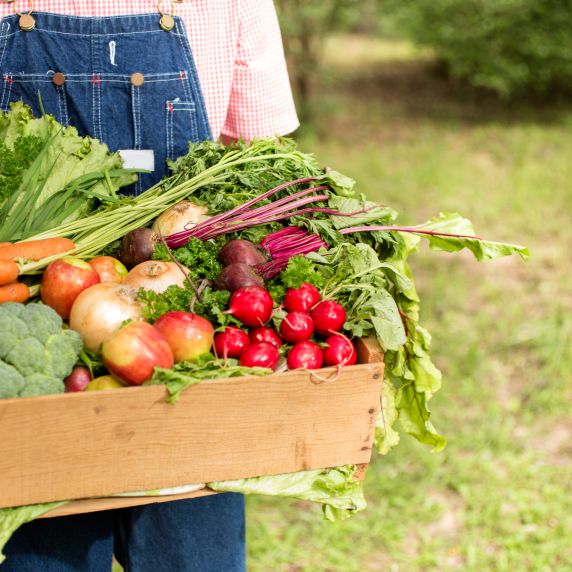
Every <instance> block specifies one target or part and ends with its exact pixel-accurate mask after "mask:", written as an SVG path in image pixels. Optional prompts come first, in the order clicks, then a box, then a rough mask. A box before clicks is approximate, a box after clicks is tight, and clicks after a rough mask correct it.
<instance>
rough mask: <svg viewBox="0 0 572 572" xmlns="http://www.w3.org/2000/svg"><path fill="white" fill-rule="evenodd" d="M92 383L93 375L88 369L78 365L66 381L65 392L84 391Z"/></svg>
mask: <svg viewBox="0 0 572 572" xmlns="http://www.w3.org/2000/svg"><path fill="white" fill-rule="evenodd" d="M90 381H91V373H90V371H89V369H87V367H82V366H80V365H76V366H75V367H74V368H73V369H72V372H71V373H70V374H69V375H68V376H67V377H66V378H65V379H64V385H65V386H66V388H65V392H66V393H72V392H75V391H84V390H85V388H86V387H87V386H88V384H89V382H90Z"/></svg>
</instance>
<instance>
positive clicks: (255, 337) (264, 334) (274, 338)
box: [249, 326, 282, 348]
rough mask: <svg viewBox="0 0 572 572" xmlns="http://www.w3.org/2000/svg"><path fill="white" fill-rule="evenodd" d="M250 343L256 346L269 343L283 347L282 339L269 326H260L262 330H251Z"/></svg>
mask: <svg viewBox="0 0 572 572" xmlns="http://www.w3.org/2000/svg"><path fill="white" fill-rule="evenodd" d="M249 337H250V341H251V342H252V343H253V344H254V343H256V342H268V343H269V344H272V345H274V346H276V347H277V348H279V347H280V346H281V345H282V339H281V338H280V336H279V335H278V333H277V332H276V330H273V329H272V328H269V327H268V326H260V328H254V329H252V330H250V334H249Z"/></svg>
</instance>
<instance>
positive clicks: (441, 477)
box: [248, 37, 572, 572]
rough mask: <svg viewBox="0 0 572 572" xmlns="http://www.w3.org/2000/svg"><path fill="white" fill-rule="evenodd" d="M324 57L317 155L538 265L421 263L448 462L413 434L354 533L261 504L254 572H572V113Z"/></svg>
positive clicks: (368, 54)
mask: <svg viewBox="0 0 572 572" xmlns="http://www.w3.org/2000/svg"><path fill="white" fill-rule="evenodd" d="M327 53H328V58H327V62H326V67H325V76H324V78H323V79H322V80H321V82H320V83H319V84H318V85H317V86H316V90H315V93H316V95H315V100H314V108H315V119H314V122H313V125H314V126H313V128H312V129H306V130H305V131H304V132H303V133H302V135H301V143H302V146H303V148H304V149H306V150H311V151H313V152H315V153H316V154H318V156H319V157H320V159H321V160H322V161H323V162H324V163H325V164H329V165H332V166H335V168H336V169H338V170H341V171H342V172H345V173H347V174H349V175H351V176H353V177H354V178H356V179H357V180H358V182H359V186H360V188H361V189H362V191H363V192H365V193H367V194H368V195H369V196H370V197H372V198H375V199H376V200H379V201H380V202H382V203H384V204H389V205H391V206H393V207H394V208H396V209H397V210H398V211H400V212H401V213H403V221H405V222H422V221H424V220H425V219H426V218H429V217H430V216H432V215H434V214H436V213H437V212H438V211H439V210H446V211H459V212H461V213H462V214H464V215H465V216H468V217H469V218H471V219H472V220H473V222H474V224H475V226H476V228H477V231H478V232H479V233H480V234H481V235H483V236H486V237H488V238H491V239H497V240H507V241H512V242H520V243H525V244H526V245H528V246H529V247H530V249H531V252H532V260H531V262H530V263H528V264H524V263H522V262H520V261H519V260H517V259H505V260H503V261H500V262H497V263H488V264H477V263H476V262H474V261H473V260H472V259H471V258H470V257H469V256H465V255H443V254H438V253H430V252H428V251H422V252H421V253H420V254H419V256H418V257H417V259H416V260H415V261H414V272H415V277H416V281H417V284H418V286H419V289H420V293H421V296H422V299H423V302H424V304H423V318H424V323H425V325H426V326H427V327H428V328H429V329H430V330H431V331H432V333H433V335H434V344H433V355H434V358H435V360H436V362H437V363H438V365H439V366H440V367H441V368H442V370H443V373H444V378H445V381H444V386H443V389H442V391H441V393H439V394H438V395H437V396H436V397H435V399H434V400H433V402H432V409H433V414H434V420H435V423H436V424H437V426H438V428H439V429H440V430H441V431H442V432H444V433H445V435H447V436H448V438H449V445H448V447H447V449H446V450H445V451H444V452H443V453H441V454H436V455H435V454H432V453H430V452H429V451H428V450H426V449H424V448H422V447H421V446H420V445H418V444H416V443H414V442H412V441H411V440H410V439H409V438H407V437H406V436H404V437H403V439H402V443H401V445H400V446H399V447H398V449H397V450H395V451H394V452H392V453H391V454H390V455H389V456H387V457H384V458H379V457H378V458H376V459H375V460H374V462H373V464H372V466H371V468H370V470H369V472H368V475H367V480H366V496H367V499H368V502H369V507H368V509H367V510H366V511H365V512H363V513H361V514H359V515H357V516H355V517H354V518H352V519H350V520H348V521H345V522H342V523H336V524H330V523H325V522H323V521H322V520H321V518H320V515H319V512H318V511H317V510H316V509H315V507H310V506H308V505H305V504H300V503H294V502H289V501H276V500H272V499H265V498H262V497H261V498H252V499H249V500H248V507H249V512H248V543H249V544H248V546H249V571H251V572H268V571H273V572H282V571H283V572H297V571H304V572H327V571H328V572H358V571H359V572H367V571H389V572H418V571H448V570H466V571H475V572H477V571H479V572H482V571H495V572H502V571H505V570H506V571H508V570H510V571H516V572H526V571H531V572H544V571H546V572H548V571H554V572H567V571H572V543H571V542H570V541H571V539H572V417H571V416H570V411H571V406H572V374H571V373H570V372H571V370H572V312H571V310H572V272H571V270H570V266H569V265H570V263H571V262H572V224H570V213H571V212H572V161H571V160H570V158H571V157H572V104H570V105H568V106H567V105H566V104H565V103H563V102H559V101H554V102H550V103H548V104H543V105H540V104H539V103H535V102H521V103H517V104H503V103H500V102H498V101H497V100H496V99H495V98H493V97H491V96H490V95H488V94H486V93H482V92H475V91H472V90H469V89H467V88H465V87H463V86H462V85H458V84H455V83H450V82H449V81H447V80H445V79H444V78H443V77H441V76H439V75H438V73H437V69H436V66H435V65H434V63H433V62H432V60H431V57H430V54H427V53H417V52H415V50H413V49H412V48H411V46H409V45H407V44H404V43H400V42H392V43H388V42H383V41H372V40H364V39H362V38H356V37H337V38H333V39H331V40H330V41H329V43H328V45H327Z"/></svg>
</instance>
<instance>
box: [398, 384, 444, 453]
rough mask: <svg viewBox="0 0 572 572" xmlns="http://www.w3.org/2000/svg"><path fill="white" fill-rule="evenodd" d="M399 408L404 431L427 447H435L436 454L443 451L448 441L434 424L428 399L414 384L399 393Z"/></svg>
mask: <svg viewBox="0 0 572 572" xmlns="http://www.w3.org/2000/svg"><path fill="white" fill-rule="evenodd" d="M396 401H397V407H398V409H399V423H400V425H401V427H403V429H404V431H406V432H407V433H409V435H412V436H413V437H415V439H417V440H418V441H420V442H421V443H425V444H426V445H430V446H431V447H433V451H434V452H438V451H442V450H443V449H444V448H445V446H446V444H447V440H446V439H445V437H443V436H442V435H440V434H439V433H438V432H437V430H436V429H435V427H434V426H433V423H431V421H430V418H431V413H430V411H429V408H428V407H427V397H426V395H425V394H424V393H418V392H417V391H416V390H415V388H414V386H413V384H408V385H404V386H402V387H401V388H399V390H398V391H397V400H396Z"/></svg>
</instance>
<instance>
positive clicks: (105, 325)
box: [69, 282, 143, 352]
mask: <svg viewBox="0 0 572 572" xmlns="http://www.w3.org/2000/svg"><path fill="white" fill-rule="evenodd" d="M142 319H143V317H142V312H141V305H140V304H139V302H138V300H137V290H135V288H132V287H130V286H125V285H124V284H114V283H113V282H104V283H101V284H96V285H95V286H91V287H90V288H87V289H86V290H84V291H83V292H82V293H81V294H80V295H79V296H78V297H77V298H76V299H75V302H74V303H73V306H72V309H71V314H70V320H69V324H70V328H71V329H72V330H75V331H76V332H79V334H80V335H81V339H82V340H83V344H84V346H85V347H86V348H87V349H88V350H91V351H93V352H98V351H99V350H100V348H101V344H102V343H103V342H105V341H107V340H108V339H109V338H110V337H111V335H112V334H113V333H114V332H115V331H116V330H118V329H119V327H120V326H121V324H122V323H123V322H125V320H142Z"/></svg>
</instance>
